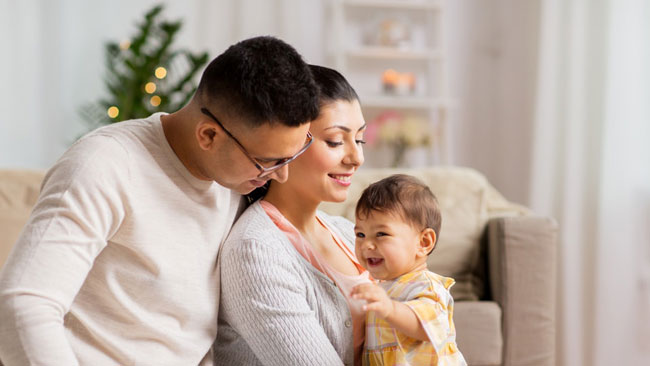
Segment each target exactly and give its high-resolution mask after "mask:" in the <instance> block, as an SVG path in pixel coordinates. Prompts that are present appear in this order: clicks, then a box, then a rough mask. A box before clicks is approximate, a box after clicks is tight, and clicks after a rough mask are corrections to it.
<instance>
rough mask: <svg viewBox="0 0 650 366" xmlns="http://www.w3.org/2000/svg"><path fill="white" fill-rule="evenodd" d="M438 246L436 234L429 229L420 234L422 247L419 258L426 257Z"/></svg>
mask: <svg viewBox="0 0 650 366" xmlns="http://www.w3.org/2000/svg"><path fill="white" fill-rule="evenodd" d="M435 246H436V232H435V231H434V230H433V229H432V228H430V227H428V228H426V229H424V230H422V232H421V233H420V247H419V248H418V252H417V255H418V257H426V256H427V255H429V253H430V252H431V251H432V250H433V248H434V247H435Z"/></svg>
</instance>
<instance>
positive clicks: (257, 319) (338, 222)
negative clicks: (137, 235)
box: [214, 201, 354, 366]
mask: <svg viewBox="0 0 650 366" xmlns="http://www.w3.org/2000/svg"><path fill="white" fill-rule="evenodd" d="M318 216H319V217H320V218H321V219H323V220H324V221H325V222H326V223H327V225H328V226H329V227H330V228H332V229H333V230H335V231H336V232H337V234H338V235H339V237H340V238H341V239H342V240H343V241H344V242H345V243H346V244H347V245H348V246H350V248H351V249H352V251H353V252H354V248H353V243H354V225H353V224H352V223H351V222H350V221H348V220H346V219H345V218H342V217H332V216H328V215H326V214H324V213H322V212H319V213H318ZM220 266H221V301H220V307H219V326H218V329H217V340H216V342H215V345H214V353H215V355H214V357H215V358H214V359H215V364H216V365H277V366H287V365H323V366H333V365H343V364H345V365H352V364H353V363H354V361H353V358H354V355H353V353H354V347H353V338H352V322H351V319H350V311H349V308H348V305H347V303H346V301H345V297H343V295H342V294H341V292H340V291H339V289H338V288H337V287H336V285H335V284H334V282H332V281H331V280H330V279H329V277H327V276H326V275H324V274H323V273H321V272H320V271H318V270H317V269H315V268H314V267H313V266H312V265H311V264H309V263H308V262H307V261H306V260H305V259H304V258H303V257H302V256H301V255H300V254H299V253H298V252H297V251H296V250H295V248H294V246H293V245H292V244H291V242H289V240H288V239H287V236H286V235H285V234H284V233H283V232H281V231H280V230H279V229H278V228H277V227H276V226H275V224H274V223H273V222H272V221H271V219H270V218H269V217H268V215H267V214H266V212H265V211H264V209H263V208H262V207H261V206H260V204H259V201H258V202H256V203H254V204H253V205H251V206H250V207H248V209H246V211H245V212H244V213H243V214H242V215H241V217H240V218H239V220H237V222H236V223H235V225H234V226H233V228H232V230H231V232H230V235H229V236H228V239H227V240H226V242H225V243H224V245H223V248H222V249H221V253H220Z"/></svg>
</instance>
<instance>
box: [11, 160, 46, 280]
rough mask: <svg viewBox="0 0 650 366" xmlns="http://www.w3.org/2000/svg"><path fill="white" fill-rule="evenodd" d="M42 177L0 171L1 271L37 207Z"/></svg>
mask: <svg viewBox="0 0 650 366" xmlns="http://www.w3.org/2000/svg"><path fill="white" fill-rule="evenodd" d="M43 177H44V173H43V172H38V171H25V170H0V268H2V266H3V265H4V263H5V260H6V259H7V256H9V252H10V251H11V248H12V247H13V244H14V243H15V242H16V240H17V239H18V235H19V234H20V232H21V231H22V229H23V226H24V225H25V223H26V222H27V219H28V218H29V214H30V212H31V211H32V207H33V206H34V204H36V200H37V199H38V194H39V192H40V186H41V181H42V180H43Z"/></svg>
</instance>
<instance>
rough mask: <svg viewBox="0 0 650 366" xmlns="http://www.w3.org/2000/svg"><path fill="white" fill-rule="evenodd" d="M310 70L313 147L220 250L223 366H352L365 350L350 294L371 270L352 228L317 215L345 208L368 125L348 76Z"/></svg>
mask: <svg viewBox="0 0 650 366" xmlns="http://www.w3.org/2000/svg"><path fill="white" fill-rule="evenodd" d="M311 69H312V72H313V74H314V79H315V80H316V83H317V84H318V85H319V87H320V89H321V101H320V102H321V112H320V115H319V117H318V119H317V120H315V121H313V122H312V123H311V127H310V131H311V133H312V135H313V139H314V140H313V143H312V145H311V147H310V148H309V149H307V151H306V152H305V153H304V154H302V155H301V156H300V157H299V158H297V159H296V160H295V161H294V162H292V163H291V164H290V165H289V178H288V180H287V182H285V183H283V184H279V183H278V182H276V181H272V182H271V183H270V186H269V187H268V191H267V192H266V195H265V196H264V198H263V199H261V200H259V201H257V202H255V203H253V204H252V205H251V206H250V207H248V209H247V210H246V211H245V212H244V213H243V214H242V216H241V217H240V218H239V220H238V221H237V223H236V224H235V225H234V226H233V228H232V231H231V233H230V236H229V237H228V240H227V241H226V243H225V244H224V246H223V248H222V249H221V254H220V256H221V257H220V265H221V304H220V310H219V327H218V332H217V341H216V343H215V347H214V351H215V360H216V362H217V364H225V365H255V364H264V365H281V366H286V365H327V366H331V365H342V364H346V365H352V364H353V363H356V362H358V360H359V359H358V358H356V356H360V354H361V352H362V348H363V339H364V323H365V314H364V313H363V311H362V310H361V306H360V304H358V303H355V302H354V301H352V300H350V299H349V298H348V296H349V293H350V290H351V289H352V287H353V286H354V285H356V284H358V283H361V282H367V281H368V272H367V271H365V270H364V269H363V268H362V267H361V266H360V265H359V263H358V262H357V260H356V258H355V256H354V254H353V253H354V247H353V245H354V225H353V224H352V223H351V222H349V221H348V220H346V219H344V218H341V217H330V216H328V215H326V214H324V213H322V212H319V211H317V208H318V205H319V204H320V203H321V202H323V201H333V202H341V201H344V200H345V198H346V196H347V190H348V186H349V185H350V180H351V178H352V175H353V174H354V172H355V171H356V170H357V169H358V168H359V166H360V165H361V164H362V163H363V151H362V144H363V143H364V141H363V132H364V130H365V127H366V124H365V121H364V119H363V115H362V113H361V107H360V106H359V101H358V97H357V94H356V93H355V91H354V89H352V87H351V86H350V85H349V84H348V82H347V81H346V80H345V78H344V77H343V76H342V75H341V74H339V73H338V72H336V71H334V70H332V69H328V68H325V67H320V66H311Z"/></svg>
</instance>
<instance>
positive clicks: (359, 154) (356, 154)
mask: <svg viewBox="0 0 650 366" xmlns="http://www.w3.org/2000/svg"><path fill="white" fill-rule="evenodd" d="M363 161H364V157H363V147H362V145H360V144H355V145H353V146H351V147H350V148H349V149H348V151H347V153H346V154H345V160H344V161H343V162H344V163H345V164H349V165H353V166H357V167H358V166H361V164H363Z"/></svg>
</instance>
